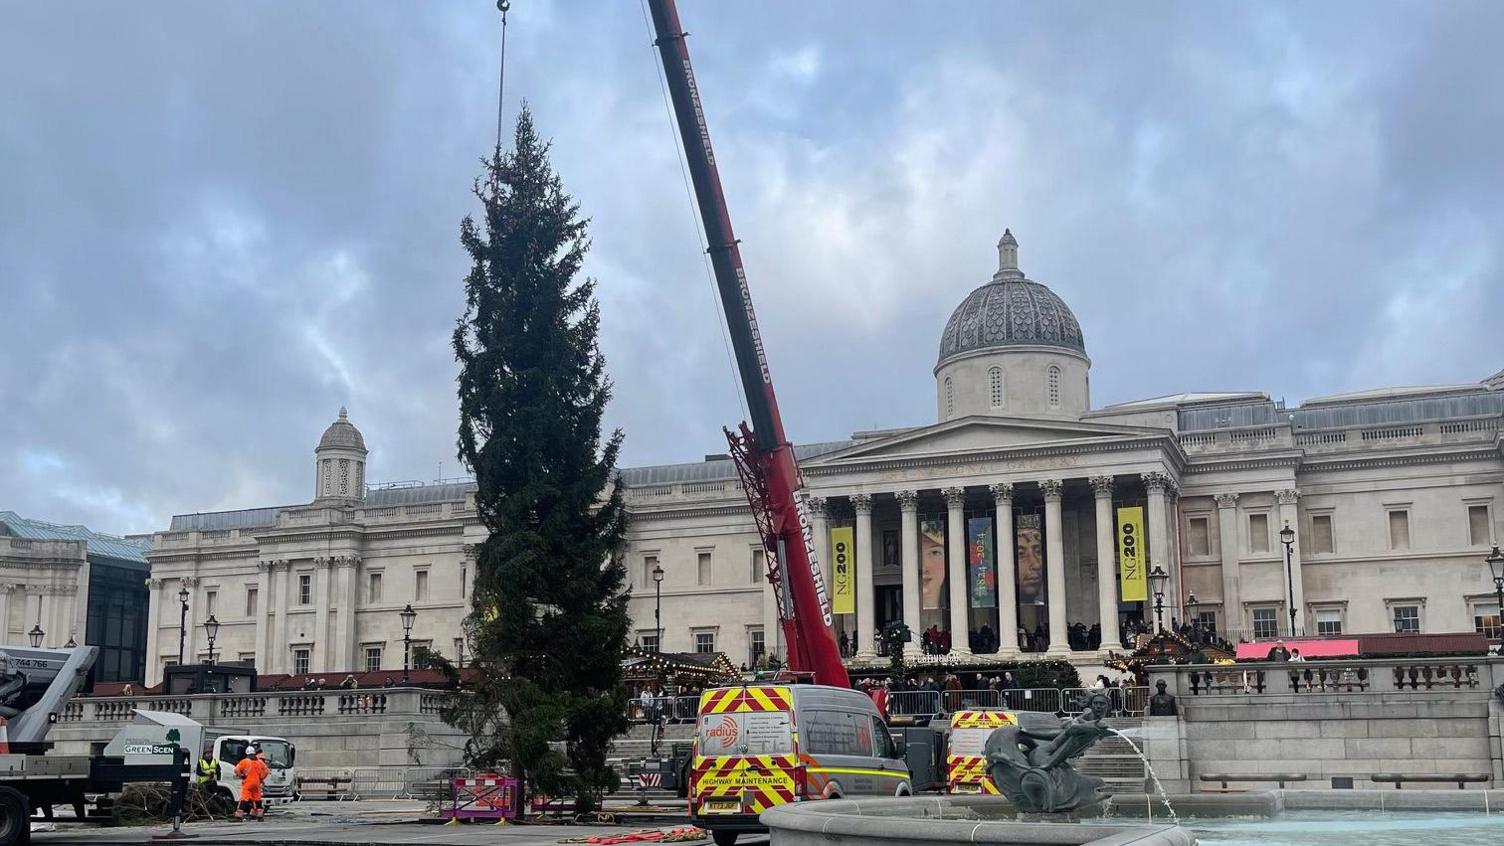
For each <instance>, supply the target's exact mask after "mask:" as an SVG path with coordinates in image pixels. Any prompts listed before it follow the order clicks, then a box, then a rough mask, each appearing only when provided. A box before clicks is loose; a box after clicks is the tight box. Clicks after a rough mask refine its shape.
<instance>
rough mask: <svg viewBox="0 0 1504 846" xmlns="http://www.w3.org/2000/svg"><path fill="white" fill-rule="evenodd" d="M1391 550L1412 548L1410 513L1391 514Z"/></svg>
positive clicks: (1393, 512) (1395, 512) (1397, 512)
mask: <svg viewBox="0 0 1504 846" xmlns="http://www.w3.org/2000/svg"><path fill="white" fill-rule="evenodd" d="M1389 548H1390V549H1409V548H1410V512H1408V511H1391V512H1389Z"/></svg>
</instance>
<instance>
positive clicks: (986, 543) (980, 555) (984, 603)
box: [966, 517, 997, 608]
mask: <svg viewBox="0 0 1504 846" xmlns="http://www.w3.org/2000/svg"><path fill="white" fill-rule="evenodd" d="M966 570H967V574H968V576H969V578H968V580H967V581H968V584H969V585H970V587H971V589H970V590H969V591H968V593H970V594H971V607H972V608H996V607H997V562H996V561H995V560H994V559H993V556H992V518H991V517H973V518H971V519H970V520H967V521H966Z"/></svg>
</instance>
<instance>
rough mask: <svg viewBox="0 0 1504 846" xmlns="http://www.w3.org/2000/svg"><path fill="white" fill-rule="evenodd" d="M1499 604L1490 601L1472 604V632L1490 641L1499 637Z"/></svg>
mask: <svg viewBox="0 0 1504 846" xmlns="http://www.w3.org/2000/svg"><path fill="white" fill-rule="evenodd" d="M1499 628H1500V626H1499V603H1497V602H1494V601H1492V600H1490V601H1488V602H1474V603H1473V631H1475V632H1477V633H1479V634H1481V635H1483V636H1484V637H1486V638H1488V639H1490V640H1497V639H1498V637H1499Z"/></svg>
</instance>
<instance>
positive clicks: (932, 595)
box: [919, 517, 945, 610]
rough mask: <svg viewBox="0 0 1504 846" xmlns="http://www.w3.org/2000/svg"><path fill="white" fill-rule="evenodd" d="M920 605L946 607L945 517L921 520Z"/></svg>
mask: <svg viewBox="0 0 1504 846" xmlns="http://www.w3.org/2000/svg"><path fill="white" fill-rule="evenodd" d="M919 594H920V596H919V598H920V602H919V607H921V608H924V609H926V610H933V609H937V608H944V607H945V518H944V517H933V518H927V519H924V520H921V521H920V522H919Z"/></svg>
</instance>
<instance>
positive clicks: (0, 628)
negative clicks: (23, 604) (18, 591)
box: [0, 585, 15, 643]
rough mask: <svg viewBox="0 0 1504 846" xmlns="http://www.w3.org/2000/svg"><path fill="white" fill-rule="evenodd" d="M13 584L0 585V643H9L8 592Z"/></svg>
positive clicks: (13, 586)
mask: <svg viewBox="0 0 1504 846" xmlns="http://www.w3.org/2000/svg"><path fill="white" fill-rule="evenodd" d="M14 589H15V585H0V643H10V594H11V591H12V590H14Z"/></svg>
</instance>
